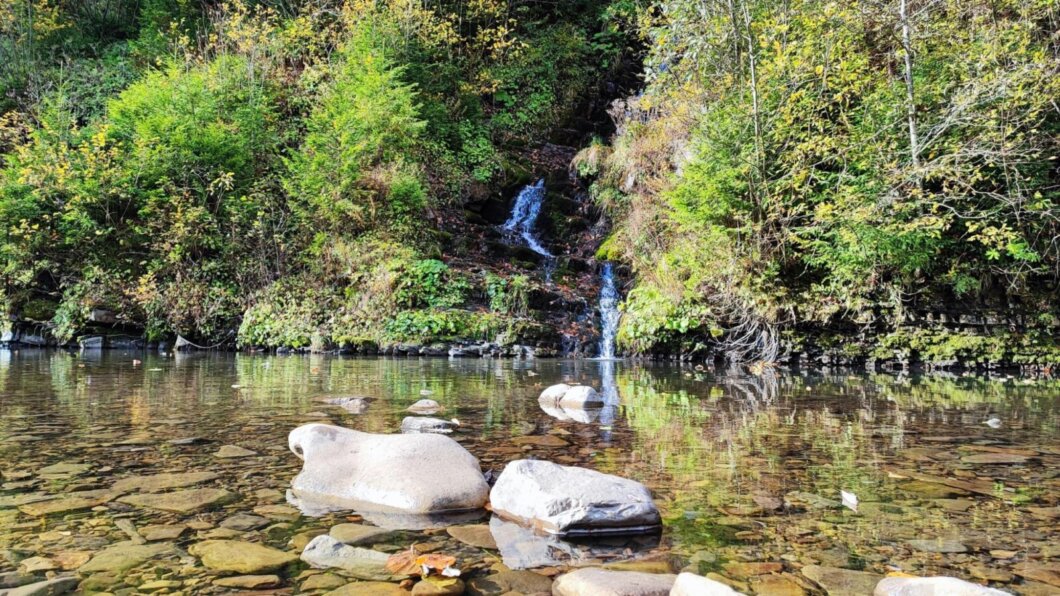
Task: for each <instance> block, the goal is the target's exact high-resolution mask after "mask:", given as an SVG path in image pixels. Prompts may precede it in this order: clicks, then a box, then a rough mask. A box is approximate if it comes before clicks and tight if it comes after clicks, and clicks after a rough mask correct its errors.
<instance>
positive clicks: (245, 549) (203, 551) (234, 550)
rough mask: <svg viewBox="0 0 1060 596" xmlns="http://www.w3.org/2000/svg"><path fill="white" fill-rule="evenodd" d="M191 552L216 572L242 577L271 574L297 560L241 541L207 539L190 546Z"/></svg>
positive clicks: (279, 551)
mask: <svg viewBox="0 0 1060 596" xmlns="http://www.w3.org/2000/svg"><path fill="white" fill-rule="evenodd" d="M188 552H189V553H191V554H193V555H195V556H196V557H199V558H200V559H202V564H203V565H205V566H206V567H208V568H210V569H213V570H214V571H229V572H232V573H240V574H243V575H262V574H268V573H272V572H274V571H277V570H279V569H282V568H284V567H286V566H287V565H289V564H291V563H294V562H295V561H297V560H298V557H297V556H296V555H295V554H293V553H286V552H283V551H282V550H277V549H275V548H270V547H268V546H262V545H260V544H255V543H253V542H243V541H241V540H206V541H204V542H198V543H196V544H193V545H191V548H189V549H188Z"/></svg>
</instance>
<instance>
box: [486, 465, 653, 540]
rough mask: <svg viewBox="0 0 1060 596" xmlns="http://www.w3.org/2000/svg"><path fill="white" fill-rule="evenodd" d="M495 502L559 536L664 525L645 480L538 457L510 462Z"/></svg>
mask: <svg viewBox="0 0 1060 596" xmlns="http://www.w3.org/2000/svg"><path fill="white" fill-rule="evenodd" d="M490 504H491V506H492V507H493V511H494V513H496V514H498V515H500V516H502V517H506V518H508V519H511V520H514V521H517V522H519V523H522V524H526V525H528V526H533V527H535V528H540V529H542V530H544V531H546V532H549V533H551V534H559V535H588V534H621V533H639V532H649V531H654V530H657V529H658V528H659V527H660V524H661V519H660V517H659V511H658V509H656V508H655V503H654V502H652V498H651V492H650V491H648V489H647V487H645V486H644V485H643V484H641V483H639V482H635V481H633V480H628V479H625V478H619V477H618V476H612V475H610V474H602V473H600V472H597V471H595V470H589V469H585V468H575V467H569V466H560V465H557V464H554V463H551V462H546V461H538V460H516V461H513V462H510V463H509V464H508V465H507V466H505V468H504V471H503V472H501V475H500V477H499V478H498V479H497V483H496V484H495V485H494V487H493V490H492V491H490Z"/></svg>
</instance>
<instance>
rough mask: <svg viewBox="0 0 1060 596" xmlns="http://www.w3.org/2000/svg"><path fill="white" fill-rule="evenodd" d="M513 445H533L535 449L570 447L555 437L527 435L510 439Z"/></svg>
mask: <svg viewBox="0 0 1060 596" xmlns="http://www.w3.org/2000/svg"><path fill="white" fill-rule="evenodd" d="M512 444H513V445H519V446H522V445H533V446H535V447H566V446H568V445H570V443H569V442H567V441H565V440H563V439H561V438H559V437H557V436H556V435H527V436H525V437H515V438H514V439H512Z"/></svg>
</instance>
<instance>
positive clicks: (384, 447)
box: [288, 424, 489, 514]
mask: <svg viewBox="0 0 1060 596" xmlns="http://www.w3.org/2000/svg"><path fill="white" fill-rule="evenodd" d="M288 442H289V445H290V448H291V451H293V452H294V453H295V455H297V456H298V457H300V458H302V460H303V461H304V464H303V466H302V472H301V473H300V474H298V476H296V477H295V479H294V480H293V481H292V482H291V489H292V493H293V494H294V496H295V497H297V498H298V499H300V500H304V501H310V502H315V503H321V504H326V505H330V506H334V507H336V508H351V509H359V510H363V509H375V510H379V511H394V512H401V513H414V514H426V513H439V512H446V511H461V510H467V509H478V508H481V507H482V506H483V505H485V503H486V498H487V496H488V494H489V485H488V484H486V479H485V478H484V477H483V475H482V471H481V469H480V468H479V463H478V460H477V459H475V457H474V456H473V455H471V454H470V453H469V452H468V451H467V450H466V449H464V448H463V447H462V446H460V444H459V443H457V442H456V441H454V440H452V439H450V438H449V437H445V436H441V435H437V434H400V435H376V434H369V433H362V432H358V431H354V430H350V429H346V428H341V427H337V426H329V425H325V424H307V425H304V426H300V427H298V428H296V429H294V430H293V431H291V434H290V436H289V438H288Z"/></svg>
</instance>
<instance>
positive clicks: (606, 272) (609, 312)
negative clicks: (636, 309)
mask: <svg viewBox="0 0 1060 596" xmlns="http://www.w3.org/2000/svg"><path fill="white" fill-rule="evenodd" d="M600 278H601V279H602V280H603V282H604V283H603V287H601V288H600V358H603V359H605V360H609V359H612V358H614V357H615V333H616V332H617V331H618V320H619V319H620V318H622V313H620V312H619V311H618V299H619V295H618V288H617V287H615V272H614V269H613V268H612V266H611V263H604V267H603V269H602V270H601V271H600Z"/></svg>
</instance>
